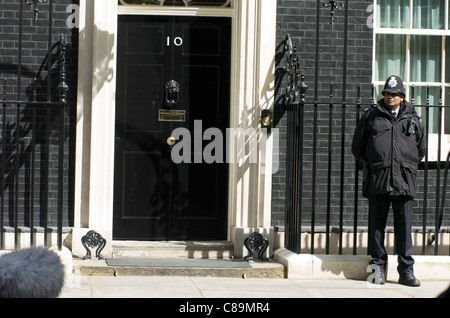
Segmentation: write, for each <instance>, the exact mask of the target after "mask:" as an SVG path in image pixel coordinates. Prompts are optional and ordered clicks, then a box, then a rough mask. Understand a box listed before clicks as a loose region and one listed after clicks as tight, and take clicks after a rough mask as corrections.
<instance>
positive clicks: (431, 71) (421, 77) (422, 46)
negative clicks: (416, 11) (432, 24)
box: [411, 35, 442, 82]
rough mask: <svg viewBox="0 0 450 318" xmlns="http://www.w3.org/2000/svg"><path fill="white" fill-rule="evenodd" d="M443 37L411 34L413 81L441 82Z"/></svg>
mask: <svg viewBox="0 0 450 318" xmlns="http://www.w3.org/2000/svg"><path fill="white" fill-rule="evenodd" d="M441 59H442V37H440V36H427V35H412V36H411V81H413V82H440V81H441Z"/></svg>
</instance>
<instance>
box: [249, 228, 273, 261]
mask: <svg viewBox="0 0 450 318" xmlns="http://www.w3.org/2000/svg"><path fill="white" fill-rule="evenodd" d="M244 246H245V247H246V248H247V250H248V252H249V254H248V255H247V256H246V257H244V260H246V261H247V262H251V261H253V251H255V252H258V258H259V260H260V261H261V262H269V259H268V258H267V257H265V256H264V253H265V252H266V250H267V248H268V247H269V240H267V239H266V238H265V237H264V236H262V234H260V233H257V232H254V233H252V234H250V236H249V237H247V238H246V239H245V241H244Z"/></svg>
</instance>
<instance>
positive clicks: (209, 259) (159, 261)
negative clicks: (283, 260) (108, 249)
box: [73, 241, 285, 278]
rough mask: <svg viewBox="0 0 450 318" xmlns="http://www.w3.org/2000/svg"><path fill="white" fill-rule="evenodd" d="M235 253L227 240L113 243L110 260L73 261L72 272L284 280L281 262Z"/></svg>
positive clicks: (101, 274) (86, 274)
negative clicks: (249, 259) (248, 258)
mask: <svg viewBox="0 0 450 318" xmlns="http://www.w3.org/2000/svg"><path fill="white" fill-rule="evenodd" d="M233 250H234V245H233V244H232V243H230V242H226V241H210V242H205V241H173V242H172V241H170V242H139V241H113V242H112V257H111V258H107V259H106V260H94V259H92V260H81V259H74V260H73V272H74V274H75V275H80V276H196V277H208V276H209V277H230V278H231V277H234V278H285V271H284V266H283V265H281V264H280V263H277V262H275V261H273V260H271V261H270V262H268V263H262V262H260V261H259V260H255V261H253V262H246V261H244V260H240V259H239V260H237V259H234V258H233ZM93 255H95V253H93Z"/></svg>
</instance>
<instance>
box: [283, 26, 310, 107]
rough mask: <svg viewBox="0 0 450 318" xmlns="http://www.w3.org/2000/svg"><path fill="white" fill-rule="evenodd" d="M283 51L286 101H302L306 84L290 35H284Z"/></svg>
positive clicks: (295, 47) (306, 88) (289, 102)
mask: <svg viewBox="0 0 450 318" xmlns="http://www.w3.org/2000/svg"><path fill="white" fill-rule="evenodd" d="M284 51H285V53H286V74H287V81H288V86H287V91H286V103H288V104H293V103H298V102H299V101H304V100H305V96H306V91H307V90H308V85H306V83H305V76H304V75H303V73H302V71H301V69H300V59H299V58H298V55H297V45H296V44H295V43H293V42H292V38H291V36H290V35H289V34H288V35H287V36H286V40H285V44H284Z"/></svg>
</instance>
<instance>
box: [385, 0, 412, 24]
mask: <svg viewBox="0 0 450 318" xmlns="http://www.w3.org/2000/svg"><path fill="white" fill-rule="evenodd" d="M377 16H378V26H379V27H380V28H409V0H379V1H378V15H377Z"/></svg>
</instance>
